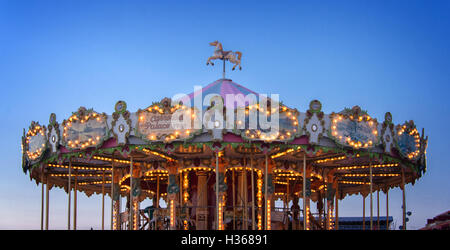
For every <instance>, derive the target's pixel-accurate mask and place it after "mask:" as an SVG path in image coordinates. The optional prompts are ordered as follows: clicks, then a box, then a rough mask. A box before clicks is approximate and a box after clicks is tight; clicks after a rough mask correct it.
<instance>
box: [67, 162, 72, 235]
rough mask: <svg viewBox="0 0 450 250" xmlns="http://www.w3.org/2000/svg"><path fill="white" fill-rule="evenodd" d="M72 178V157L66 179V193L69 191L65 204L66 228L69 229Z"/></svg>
mask: <svg viewBox="0 0 450 250" xmlns="http://www.w3.org/2000/svg"><path fill="white" fill-rule="evenodd" d="M71 178H72V158H69V180H68V181H67V186H68V188H67V193H69V201H68V206H67V210H68V212H67V230H70V202H71V199H72V197H71V196H72V187H71V182H72V180H71Z"/></svg>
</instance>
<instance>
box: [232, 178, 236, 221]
mask: <svg viewBox="0 0 450 250" xmlns="http://www.w3.org/2000/svg"><path fill="white" fill-rule="evenodd" d="M234 181H235V175H234V169H233V185H232V186H233V230H236V190H235V183H234Z"/></svg>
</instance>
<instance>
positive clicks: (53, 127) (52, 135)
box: [48, 113, 60, 153]
mask: <svg viewBox="0 0 450 250" xmlns="http://www.w3.org/2000/svg"><path fill="white" fill-rule="evenodd" d="M59 140H60V133H59V124H58V122H57V121H56V115H55V113H52V114H51V115H50V119H49V125H48V143H49V144H50V149H51V151H52V153H56V152H57V151H58V146H59Z"/></svg>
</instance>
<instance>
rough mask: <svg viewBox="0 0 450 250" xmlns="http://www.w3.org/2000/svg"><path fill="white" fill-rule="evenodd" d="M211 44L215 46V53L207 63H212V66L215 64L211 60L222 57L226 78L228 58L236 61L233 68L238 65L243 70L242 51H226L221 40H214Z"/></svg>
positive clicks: (232, 61) (233, 61)
mask: <svg viewBox="0 0 450 250" xmlns="http://www.w3.org/2000/svg"><path fill="white" fill-rule="evenodd" d="M209 45H211V46H215V48H214V55H213V56H211V57H209V58H208V61H206V65H209V64H211V65H212V66H214V63H213V62H212V61H211V60H216V59H220V60H223V78H225V61H226V60H228V61H230V62H231V63H234V66H233V68H232V70H234V69H235V68H236V66H239V70H242V67H241V57H242V52H239V51H235V52H233V51H231V50H229V51H224V50H223V48H222V44H221V43H219V41H217V40H216V41H214V42H212V43H209Z"/></svg>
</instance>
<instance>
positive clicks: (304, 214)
mask: <svg viewBox="0 0 450 250" xmlns="http://www.w3.org/2000/svg"><path fill="white" fill-rule="evenodd" d="M307 216H308V215H307V214H306V155H305V154H303V230H306V217H307Z"/></svg>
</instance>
